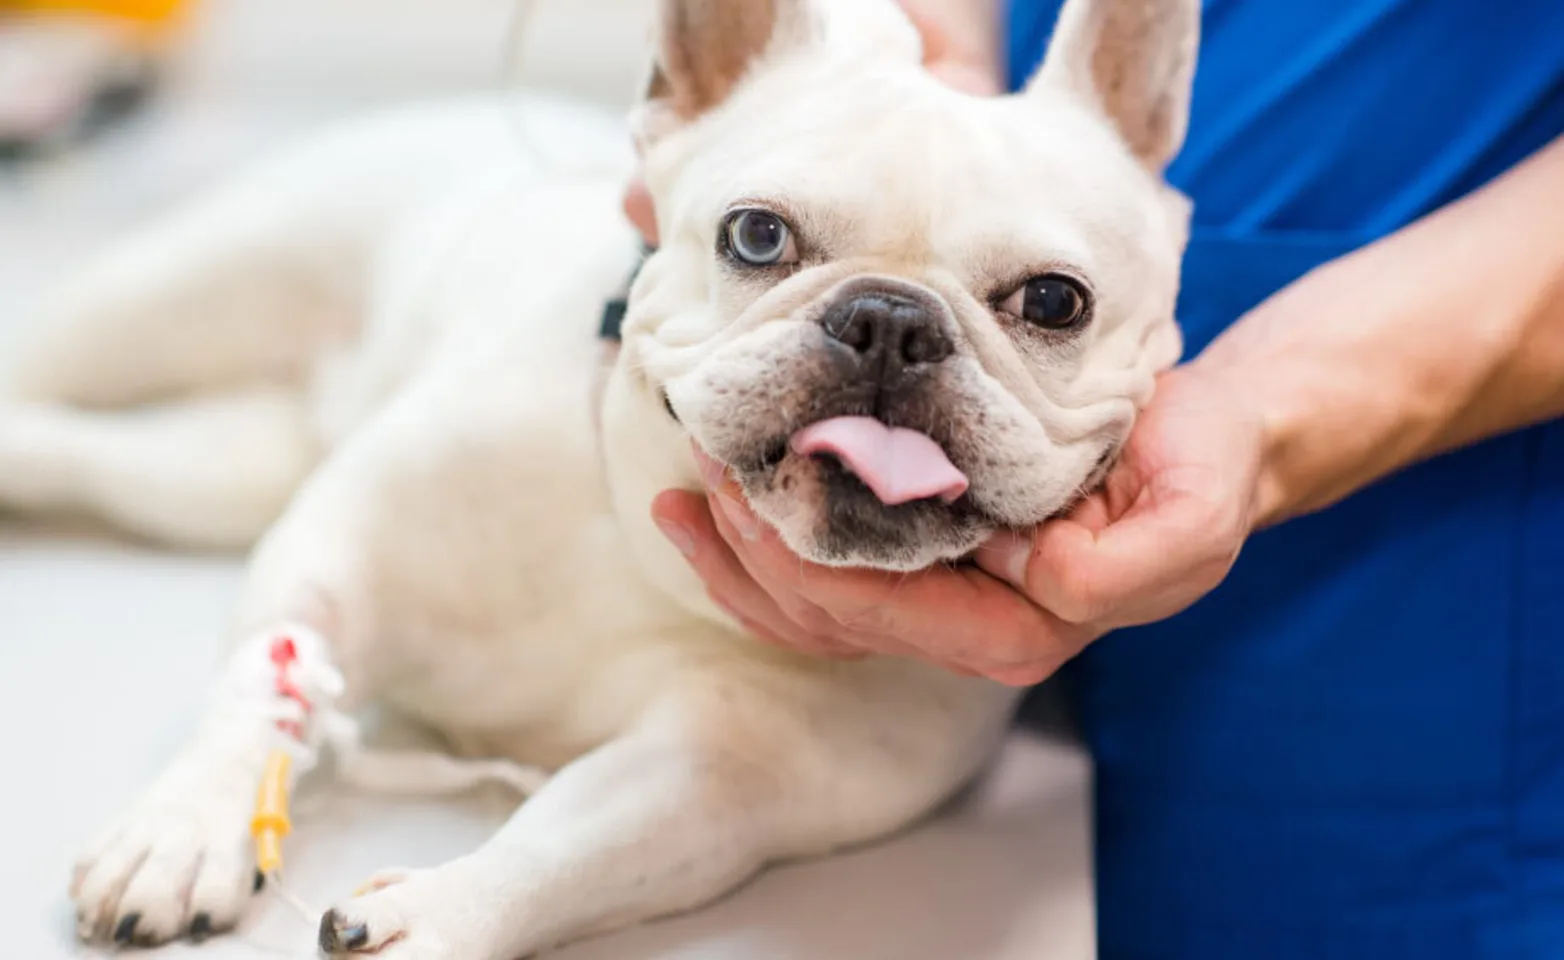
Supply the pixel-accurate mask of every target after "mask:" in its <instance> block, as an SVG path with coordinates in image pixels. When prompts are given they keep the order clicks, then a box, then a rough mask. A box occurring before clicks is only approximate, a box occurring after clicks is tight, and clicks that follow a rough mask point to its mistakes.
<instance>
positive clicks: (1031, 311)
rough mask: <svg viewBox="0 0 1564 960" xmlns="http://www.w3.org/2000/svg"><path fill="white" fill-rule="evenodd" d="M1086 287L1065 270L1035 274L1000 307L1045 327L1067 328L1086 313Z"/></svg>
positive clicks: (1054, 328) (1083, 317)
mask: <svg viewBox="0 0 1564 960" xmlns="http://www.w3.org/2000/svg"><path fill="white" fill-rule="evenodd" d="M1087 304H1088V300H1087V296H1086V290H1085V289H1084V288H1083V287H1082V286H1081V285H1080V284H1079V283H1078V282H1076V281H1075V280H1072V279H1070V278H1069V277H1066V276H1064V275H1062V274H1058V273H1049V274H1045V275H1043V276H1041V277H1033V278H1032V279H1030V280H1028V281H1027V282H1026V283H1025V284H1023V285H1022V286H1021V288H1020V289H1019V290H1017V291H1016V292H1015V293H1012V294H1011V295H1010V296H1009V297H1008V298H1006V299H1005V301H1004V302H1003V303H1001V304H1000V305H999V309H1000V310H1003V311H1004V312H1005V313H1008V314H1010V315H1011V316H1014V317H1020V318H1021V319H1022V320H1025V321H1026V322H1027V323H1030V324H1033V325H1035V326H1039V327H1042V328H1044V329H1046V330H1068V329H1070V328H1072V327H1075V326H1077V325H1079V324H1080V323H1081V322H1082V321H1083V320H1084V319H1085V318H1086V315H1087Z"/></svg>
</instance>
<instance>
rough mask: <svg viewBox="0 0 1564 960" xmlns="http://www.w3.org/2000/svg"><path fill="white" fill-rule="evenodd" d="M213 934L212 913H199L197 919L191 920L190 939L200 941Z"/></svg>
mask: <svg viewBox="0 0 1564 960" xmlns="http://www.w3.org/2000/svg"><path fill="white" fill-rule="evenodd" d="M211 935H212V915H211V914H210V913H198V914H196V915H195V919H193V920H191V921H190V939H192V940H194V941H195V942H196V943H200V942H201V941H202V940H205V939H206V938H207V937H210V936H211Z"/></svg>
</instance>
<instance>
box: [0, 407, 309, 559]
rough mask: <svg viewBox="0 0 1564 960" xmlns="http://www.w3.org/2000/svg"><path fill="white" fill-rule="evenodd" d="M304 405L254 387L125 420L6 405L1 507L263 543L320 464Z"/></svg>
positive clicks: (154, 535) (157, 535)
mask: <svg viewBox="0 0 1564 960" xmlns="http://www.w3.org/2000/svg"><path fill="white" fill-rule="evenodd" d="M316 447H317V444H316V441H315V439H314V435H313V432H312V430H311V428H310V424H309V422H308V419H307V414H306V411H305V407H304V403H303V401H302V400H301V398H300V397H299V396H298V395H297V394H295V393H293V392H291V391H287V390H283V389H272V390H261V389H257V390H253V391H249V392H245V393H237V394H227V395H220V396H212V397H206V398H192V399H188V400H181V401H177V402H175V403H171V404H168V405H165V406H148V407H138V408H135V409H131V410H125V411H87V410H80V409H76V408H71V407H64V406H56V405H50V404H41V403H15V404H4V403H0V510H7V509H9V510H18V511H23V512H27V513H40V512H70V513H86V514H90V515H93V516H96V517H99V518H101V519H104V520H107V521H109V522H110V523H113V524H114V525H116V526H117V527H119V528H121V529H123V530H126V531H128V532H130V533H134V534H138V535H140V536H144V537H147V538H150V539H153V540H156V541H159V542H162V543H167V544H170V545H175V546H181V547H187V548H196V549H214V548H215V549H233V548H242V547H247V546H249V545H250V544H252V543H253V542H254V541H255V540H256V539H257V538H258V537H259V536H260V535H261V533H263V532H264V531H265V529H266V528H267V527H268V526H269V525H270V524H271V523H272V522H273V521H274V520H275V519H276V518H277V517H278V515H280V514H281V512H282V510H283V507H284V506H286V505H287V502H288V499H289V497H291V496H292V494H293V491H294V490H295V488H296V487H297V486H298V484H299V483H300V481H301V480H302V479H303V478H304V476H305V474H306V473H307V472H308V471H309V470H310V468H311V467H312V466H313V465H314V464H315V462H316V460H317V458H318V451H317V449H316Z"/></svg>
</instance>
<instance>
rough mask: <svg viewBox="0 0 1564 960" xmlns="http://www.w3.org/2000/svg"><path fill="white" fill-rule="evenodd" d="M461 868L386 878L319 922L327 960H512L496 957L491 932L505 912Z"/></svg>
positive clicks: (450, 866) (391, 873)
mask: <svg viewBox="0 0 1564 960" xmlns="http://www.w3.org/2000/svg"><path fill="white" fill-rule="evenodd" d="M470 873H471V871H470V870H467V869H466V868H465V866H464V864H463V863H462V862H461V861H457V862H456V863H453V864H448V865H446V866H444V867H439V868H436V869H433V870H418V871H408V870H387V871H383V872H381V873H380V874H377V875H376V876H375V878H374V879H372V880H370V881H369V883H367V884H365V885H364V886H363V887H361V888H360V890H359V892H358V894H356V895H355V896H354V897H353V898H352V899H350V900H348V901H346V902H344V903H341V904H339V905H337V906H335V907H332V908H331V909H330V910H328V911H326V915H325V916H323V917H321V919H320V949H321V952H322V953H324V954H326V955H327V956H332V957H351V956H356V955H360V954H373V955H374V956H375V957H376V958H377V960H445V958H451V957H460V958H462V960H490V958H493V960H513V957H511V956H508V955H507V956H499V955H498V953H502V952H503V949H502V946H501V945H500V944H498V943H497V942H496V940H495V937H494V933H495V929H496V927H495V925H496V924H497V923H499V922H501V920H502V919H503V911H499V910H496V909H495V907H496V905H495V904H493V903H490V902H488V901H487V900H485V893H486V892H488V893H489V894H491V895H492V889H491V890H489V891H485V890H484V889H483V888H482V887H481V886H475V883H476V882H477V881H476V880H475V878H474V877H472V876H470Z"/></svg>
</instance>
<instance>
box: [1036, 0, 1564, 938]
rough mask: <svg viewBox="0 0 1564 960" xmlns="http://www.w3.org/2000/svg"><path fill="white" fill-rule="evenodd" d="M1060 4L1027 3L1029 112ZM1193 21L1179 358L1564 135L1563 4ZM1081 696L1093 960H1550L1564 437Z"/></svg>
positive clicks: (1362, 6)
mask: <svg viewBox="0 0 1564 960" xmlns="http://www.w3.org/2000/svg"><path fill="white" fill-rule="evenodd" d="M1058 7H1059V2H1058V0H1035V2H1031V0H1010V11H1009V16H1010V40H1011V46H1010V66H1011V79H1012V84H1013V85H1015V84H1019V83H1021V82H1023V81H1024V80H1025V78H1026V77H1027V76H1028V75H1029V74H1030V73H1031V71H1032V69H1033V67H1034V66H1035V65H1036V64H1037V62H1038V61H1039V60H1040V58H1041V56H1042V53H1043V50H1044V48H1045V47H1046V44H1047V39H1048V34H1049V32H1050V30H1051V27H1052V24H1053V20H1054V17H1055V16H1056V14H1057V11H1058ZM1204 10H1205V13H1204V40H1203V46H1202V56H1201V62H1200V67H1199V70H1198V71H1197V75H1196V81H1195V99H1194V108H1193V113H1192V118H1191V124H1190V132H1189V140H1188V144H1187V146H1186V147H1185V149H1184V152H1183V153H1182V155H1181V156H1180V157H1179V159H1178V160H1177V161H1176V162H1175V163H1174V165H1173V166H1172V168H1171V170H1170V173H1169V176H1170V179H1171V180H1172V181H1173V182H1174V183H1175V184H1176V185H1177V186H1178V187H1180V188H1181V189H1183V190H1184V191H1186V192H1187V193H1188V194H1189V195H1190V196H1192V197H1193V198H1194V200H1195V228H1194V231H1193V237H1192V240H1191V244H1190V249H1189V253H1188V256H1187V258H1186V262H1185V281H1184V290H1183V294H1182V296H1181V298H1180V304H1179V322H1180V324H1181V326H1182V327H1183V328H1184V331H1185V333H1186V336H1187V339H1188V344H1189V347H1188V351H1187V355H1193V354H1194V353H1196V352H1198V351H1199V350H1200V349H1202V348H1203V347H1204V346H1205V344H1206V343H1208V342H1209V341H1210V340H1211V338H1212V337H1214V336H1215V335H1217V334H1218V333H1220V332H1221V331H1222V329H1223V328H1225V327H1226V326H1227V325H1228V324H1230V323H1232V322H1234V321H1235V320H1236V319H1237V318H1238V317H1239V316H1240V315H1241V314H1242V313H1243V312H1244V311H1246V310H1247V309H1249V308H1250V307H1252V306H1253V305H1255V304H1256V303H1258V302H1259V301H1261V300H1262V299H1264V298H1265V297H1266V296H1268V295H1269V294H1270V293H1272V292H1274V291H1275V290H1276V289H1278V288H1279V287H1281V286H1283V285H1285V284H1287V283H1288V282H1290V281H1292V280H1293V279H1295V278H1296V277H1298V276H1300V275H1302V274H1303V273H1304V272H1306V271H1307V270H1309V269H1310V268H1312V267H1314V266H1316V265H1317V264H1319V263H1322V262H1324V261H1326V260H1329V259H1332V258H1335V257H1337V256H1340V255H1341V254H1344V253H1346V252H1348V251H1350V250H1352V249H1354V248H1356V247H1358V246H1361V245H1362V244H1364V243H1366V242H1368V241H1370V240H1373V239H1375V238H1377V237H1380V236H1383V235H1384V234H1386V233H1388V232H1391V231H1393V230H1395V229H1397V228H1399V227H1401V226H1403V225H1405V224H1406V223H1408V222H1409V221H1411V220H1414V219H1416V218H1417V217H1419V216H1421V215H1422V214H1424V213H1427V212H1428V211H1430V210H1433V209H1435V208H1437V207H1439V206H1441V205H1443V204H1445V203H1448V202H1449V201H1451V200H1454V199H1456V198H1458V197H1460V196H1461V195H1463V194H1465V193H1467V192H1469V191H1471V190H1473V189H1475V188H1477V187H1479V186H1481V185H1482V184H1483V183H1485V182H1486V181H1488V180H1490V179H1491V178H1493V177H1494V176H1496V175H1497V174H1499V173H1501V172H1503V171H1504V170H1505V169H1507V168H1509V167H1511V166H1513V165H1514V164H1515V163H1517V162H1518V161H1520V160H1522V159H1524V158H1525V157H1526V156H1528V155H1529V154H1531V153H1533V152H1535V151H1536V150H1537V149H1539V148H1540V147H1542V146H1544V145H1545V144H1547V143H1548V142H1549V141H1551V140H1553V139H1554V138H1556V137H1558V136H1559V135H1560V134H1564V0H1508V2H1504V3H1491V2H1479V0H1206V3H1205V5H1204ZM1539 215H1548V216H1553V217H1555V218H1556V219H1557V222H1558V223H1559V229H1560V230H1561V231H1564V210H1556V211H1546V212H1544V211H1539ZM1341 309H1343V310H1351V309H1353V304H1351V303H1350V302H1348V303H1343V304H1341ZM1471 309H1472V319H1471V322H1473V323H1481V322H1483V313H1482V309H1483V305H1482V304H1481V303H1474V304H1471ZM1561 375H1564V372H1561ZM1065 680H1066V682H1067V683H1068V685H1069V688H1070V690H1071V693H1072V696H1073V699H1074V703H1075V707H1076V712H1077V717H1078V720H1079V722H1080V724H1081V727H1082V730H1083V732H1084V735H1085V736H1086V738H1087V741H1088V743H1089V745H1090V747H1091V750H1092V752H1093V754H1094V756H1095V759H1096V763H1097V784H1096V787H1097V794H1096V853H1097V871H1098V876H1097V885H1098V899H1099V905H1098V910H1099V949H1100V951H1101V956H1102V957H1103V960H1396V958H1402V957H1406V958H1417V960H1478V958H1482V960H1489V958H1491V960H1559V958H1564V423H1557V422H1556V423H1552V424H1548V425H1544V426H1541V427H1537V428H1533V429H1529V430H1525V431H1522V432H1519V433H1515V434H1512V435H1510V436H1506V437H1502V438H1499V439H1496V440H1492V441H1489V442H1487V443H1484V444H1481V445H1479V446H1477V447H1473V448H1471V449H1468V450H1464V451H1461V452H1458V453H1455V454H1451V455H1448V456H1444V457H1441V458H1438V459H1436V460H1434V461H1431V462H1429V463H1426V464H1423V465H1421V466H1418V467H1415V468H1413V469H1411V470H1408V471H1406V472H1404V473H1402V474H1400V475H1398V476H1396V477H1393V478H1391V479H1389V480H1387V481H1384V482H1382V483H1379V484H1377V485H1375V486H1373V487H1371V488H1370V489H1368V490H1365V491H1363V492H1361V493H1360V494H1358V495H1356V496H1354V497H1352V498H1351V499H1349V500H1348V501H1346V502H1345V503H1343V504H1341V505H1339V506H1337V507H1335V508H1332V509H1330V510H1328V511H1325V512H1323V513H1321V514H1318V515H1316V516H1312V517H1307V518H1304V519H1301V520H1297V521H1293V522H1291V523H1289V524H1286V525H1284V526H1283V527H1280V528H1278V529H1275V530H1271V531H1267V532H1264V533H1261V534H1259V535H1258V536H1256V537H1255V538H1254V539H1253V540H1252V541H1251V543H1250V545H1249V547H1248V548H1246V550H1245V553H1244V554H1243V556H1242V558H1241V559H1240V560H1239V563H1238V566H1237V568H1236V569H1235V570H1234V571H1233V574H1232V576H1231V577H1230V578H1229V579H1228V581H1227V582H1226V583H1225V584H1223V586H1222V587H1220V588H1219V589H1218V590H1217V591H1216V592H1215V593H1213V594H1212V595H1211V596H1210V597H1208V598H1207V599H1206V600H1204V601H1202V602H1201V603H1199V604H1197V605H1196V606H1195V607H1194V608H1193V609H1191V610H1189V611H1188V612H1187V613H1185V614H1183V615H1181V616H1179V617H1176V618H1174V619H1173V620H1171V621H1168V622H1166V623H1162V624H1158V625H1155V626H1152V627H1146V628H1140V629H1135V630H1126V631H1121V632H1119V633H1116V634H1114V635H1112V636H1110V637H1107V638H1105V639H1104V640H1102V641H1101V642H1100V643H1098V644H1096V645H1095V646H1093V647H1092V648H1091V649H1090V650H1088V651H1087V652H1086V653H1085V654H1084V655H1082V656H1081V657H1080V658H1079V659H1078V660H1077V661H1076V662H1075V663H1074V664H1072V665H1071V667H1070V668H1069V670H1068V671H1067V672H1066V675H1065Z"/></svg>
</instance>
